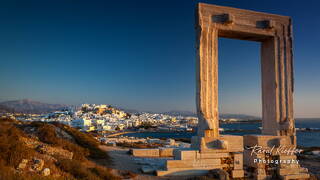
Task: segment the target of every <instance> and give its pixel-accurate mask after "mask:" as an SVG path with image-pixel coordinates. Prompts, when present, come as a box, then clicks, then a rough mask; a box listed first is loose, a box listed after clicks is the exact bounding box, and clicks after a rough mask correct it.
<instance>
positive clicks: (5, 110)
mask: <svg viewBox="0 0 320 180" xmlns="http://www.w3.org/2000/svg"><path fill="white" fill-rule="evenodd" d="M12 112H14V109H12V108H8V107H7V106H4V105H0V113H12Z"/></svg>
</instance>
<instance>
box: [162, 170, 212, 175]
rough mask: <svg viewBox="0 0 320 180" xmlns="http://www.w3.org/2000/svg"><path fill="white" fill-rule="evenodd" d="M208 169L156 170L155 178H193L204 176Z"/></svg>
mask: <svg viewBox="0 0 320 180" xmlns="http://www.w3.org/2000/svg"><path fill="white" fill-rule="evenodd" d="M209 170H210V169H206V168H174V169H170V170H158V171H157V176H194V175H205V174H207V173H208V172H209Z"/></svg>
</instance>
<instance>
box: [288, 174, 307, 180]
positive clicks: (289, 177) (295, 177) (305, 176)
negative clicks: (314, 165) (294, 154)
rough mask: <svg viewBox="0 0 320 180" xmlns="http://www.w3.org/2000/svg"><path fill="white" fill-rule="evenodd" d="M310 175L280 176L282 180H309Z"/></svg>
mask: <svg viewBox="0 0 320 180" xmlns="http://www.w3.org/2000/svg"><path fill="white" fill-rule="evenodd" d="M309 178H310V175H309V174H307V173H303V174H291V175H284V176H282V179H283V180H292V179H309Z"/></svg>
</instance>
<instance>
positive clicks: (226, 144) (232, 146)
mask: <svg viewBox="0 0 320 180" xmlns="http://www.w3.org/2000/svg"><path fill="white" fill-rule="evenodd" d="M200 149H201V151H208V150H224V151H225V152H241V151H243V137H242V136H233V135H223V136H222V135H221V136H219V137H218V138H216V137H203V138H201V145H200Z"/></svg>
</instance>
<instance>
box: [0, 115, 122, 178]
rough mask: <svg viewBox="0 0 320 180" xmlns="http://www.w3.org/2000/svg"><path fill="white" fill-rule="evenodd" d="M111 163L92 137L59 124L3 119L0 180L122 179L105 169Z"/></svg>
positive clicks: (0, 127) (1, 121) (0, 131)
mask: <svg viewBox="0 0 320 180" xmlns="http://www.w3.org/2000/svg"><path fill="white" fill-rule="evenodd" d="M97 162H99V164H98V163H97ZM110 163H111V160H110V158H109V156H108V155H107V153H106V152H105V151H102V150H101V149H100V148H99V142H98V141H97V140H96V139H95V138H94V137H93V136H91V135H90V134H86V133H82V132H80V131H78V130H77V129H74V128H71V127H69V126H66V125H63V124H58V123H53V124H48V123H42V122H32V123H22V122H18V121H15V120H11V119H8V118H4V119H0V180H11V179H12V180H13V179H18V180H20V179H21V180H29V179H96V180H100V179H101V180H102V179H120V177H117V176H115V175H113V174H112V172H111V170H110V169H108V168H106V167H105V166H104V165H107V164H110Z"/></svg>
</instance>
